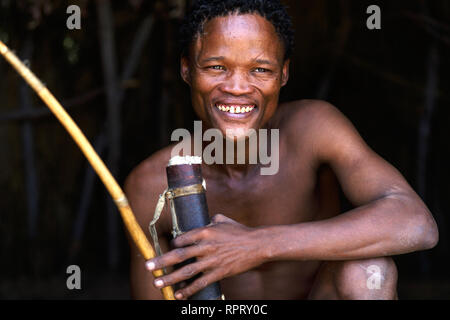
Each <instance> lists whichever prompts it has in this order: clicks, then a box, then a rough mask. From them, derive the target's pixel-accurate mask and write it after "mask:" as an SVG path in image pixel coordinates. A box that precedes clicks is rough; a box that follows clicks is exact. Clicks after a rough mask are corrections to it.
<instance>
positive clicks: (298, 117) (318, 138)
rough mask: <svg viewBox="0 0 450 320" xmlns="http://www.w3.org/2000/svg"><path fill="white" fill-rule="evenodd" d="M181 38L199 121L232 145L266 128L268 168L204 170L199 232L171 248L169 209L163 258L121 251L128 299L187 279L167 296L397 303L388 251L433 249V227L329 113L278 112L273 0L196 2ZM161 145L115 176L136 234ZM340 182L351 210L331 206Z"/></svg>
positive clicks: (341, 119)
mask: <svg viewBox="0 0 450 320" xmlns="http://www.w3.org/2000/svg"><path fill="white" fill-rule="evenodd" d="M182 30H183V35H184V39H183V40H184V41H185V42H184V43H185V47H184V48H185V50H184V52H183V55H182V58H181V76H182V77H183V79H184V81H185V82H186V83H187V84H188V85H189V86H190V88H191V94H192V105H193V108H194V110H195V112H196V114H197V115H198V117H199V118H200V119H201V120H202V121H203V125H204V126H205V127H207V128H216V129H218V130H220V132H222V133H223V135H224V136H225V135H226V133H227V132H232V133H233V139H235V140H236V141H237V140H239V139H245V137H246V135H247V133H248V132H249V131H250V130H251V129H253V130H258V129H261V128H264V129H268V130H272V129H279V141H278V143H279V164H280V166H279V170H278V172H277V173H276V174H273V175H261V174H260V170H259V169H260V167H261V164H249V163H248V162H246V163H245V164H236V163H235V164H217V163H216V164H212V165H206V164H203V165H202V171H203V176H204V178H205V180H206V182H207V186H208V190H207V202H208V207H209V211H210V214H211V215H212V223H211V224H210V225H208V226H206V227H204V228H199V229H196V230H193V231H190V232H187V233H184V234H182V235H181V236H179V237H177V238H176V239H175V240H173V241H172V242H171V241H170V240H171V236H170V230H171V221H170V214H168V213H167V212H166V213H163V215H162V218H161V221H160V222H159V231H160V234H159V235H160V239H161V242H162V243H163V249H164V250H163V251H164V252H166V253H165V254H163V255H162V256H161V257H157V258H155V259H152V260H150V261H147V262H145V261H144V260H143V258H142V257H141V256H140V255H139V253H138V252H137V250H136V249H135V247H134V246H133V245H132V247H131V287H132V295H133V297H134V298H139V299H161V298H162V295H161V293H160V290H159V289H160V288H161V287H163V286H167V285H173V284H175V283H180V282H183V281H185V280H186V279H189V278H191V277H193V276H194V275H200V276H199V277H198V278H197V279H196V280H195V281H194V282H192V283H191V284H189V285H187V286H185V287H184V288H182V289H179V290H178V291H176V295H175V296H176V298H177V299H186V298H188V297H189V296H191V295H192V294H194V293H195V292H197V291H198V290H201V289H202V288H204V287H205V286H207V285H208V284H210V283H212V282H216V281H220V284H221V287H222V291H223V293H224V295H225V296H226V298H227V299H306V298H309V299H395V298H397V293H396V284H397V270H396V267H395V264H394V262H393V260H392V258H391V257H390V256H393V255H398V254H403V253H408V252H413V251H417V250H425V249H429V248H432V247H434V246H435V245H436V243H437V241H438V231H437V226H436V224H435V221H434V219H433V217H432V215H431V214H430V212H429V210H428V209H427V207H426V206H425V205H424V203H423V202H422V201H421V199H420V198H419V197H418V196H417V194H416V193H415V192H414V191H413V190H412V188H411V187H410V186H409V185H408V183H407V182H406V181H405V179H404V178H403V177H402V175H401V174H400V173H399V172H398V171H397V170H396V169H395V168H394V167H393V166H391V165H390V164H389V163H387V162H386V161H385V160H383V159H382V158H381V157H379V156H378V155H377V154H376V153H374V151H372V150H371V149H370V148H369V147H368V146H367V145H366V143H365V142H364V141H363V140H362V138H361V137H360V135H359V134H358V132H357V131H356V130H355V128H354V127H353V125H352V124H351V123H350V122H349V120H348V119H347V118H346V117H345V116H344V115H342V114H341V113H340V112H339V111H338V110H337V109H336V108H335V107H333V106H332V105H330V104H328V103H326V102H324V101H316V100H300V101H294V102H290V103H285V104H279V102H278V97H279V92H280V89H281V87H283V86H284V85H285V84H286V83H287V81H288V77H289V54H290V53H291V50H292V42H293V41H292V39H293V35H292V31H291V23H290V20H289V17H288V15H287V14H286V11H285V9H284V7H283V6H282V5H281V4H280V3H279V2H278V1H276V0H270V1H269V0H248V1H244V0H242V1H239V0H228V1H227V0H226V1H223V0H220V1H211V0H205V1H203V0H200V1H196V3H195V4H194V7H193V10H192V13H191V14H190V15H189V16H188V17H187V19H186V21H185V23H184V27H183V29H182ZM172 148H173V146H169V147H167V148H165V149H162V150H160V151H159V152H157V153H155V154H154V155H152V156H151V157H150V158H148V159H147V160H145V161H144V162H143V163H141V164H140V165H139V166H138V167H137V168H135V169H134V170H133V171H132V173H131V174H130V175H129V177H128V178H127V181H126V184H125V190H126V193H127V196H128V198H129V200H130V203H131V206H132V208H133V210H134V212H135V214H136V216H137V219H138V221H139V222H140V224H141V226H142V228H143V229H144V230H147V227H148V224H149V222H150V221H151V219H152V217H153V210H154V208H155V205H156V202H157V200H158V196H159V194H160V193H161V192H162V191H163V190H164V189H166V187H167V182H166V176H165V167H166V165H167V163H168V161H169V159H170V157H171V151H172ZM246 151H247V154H246V159H247V160H248V157H249V153H250V152H251V151H250V150H249V149H247V150H246ZM224 152H226V150H224ZM339 187H340V188H342V191H343V192H344V194H345V196H346V197H347V198H348V200H349V201H350V202H351V203H352V204H353V205H354V209H352V210H350V211H347V212H341V211H340V207H339V196H338V191H339ZM169 243H170V245H169ZM189 258H196V262H194V263H191V264H188V265H186V266H184V267H182V268H181V269H178V270H176V271H173V272H171V273H169V274H167V275H165V276H162V277H160V278H158V279H154V278H153V276H152V274H151V272H150V271H151V270H153V269H160V268H170V267H171V266H173V265H175V264H177V263H180V262H182V261H185V260H186V259H189ZM373 276H376V279H375V280H377V281H375V282H371V281H372V280H373V279H371V278H373Z"/></svg>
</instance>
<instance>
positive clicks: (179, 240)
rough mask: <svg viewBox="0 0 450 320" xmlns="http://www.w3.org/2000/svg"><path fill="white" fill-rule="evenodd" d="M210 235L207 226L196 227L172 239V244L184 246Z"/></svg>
mask: <svg viewBox="0 0 450 320" xmlns="http://www.w3.org/2000/svg"><path fill="white" fill-rule="evenodd" d="M210 236H211V230H209V228H208V227H203V228H198V229H194V230H191V231H189V232H186V233H183V234H182V235H180V236H178V237H176V238H175V239H174V240H172V244H173V245H174V246H175V247H177V248H179V247H186V246H190V245H193V244H197V243H199V242H200V241H201V240H203V239H207V238H209V237H210Z"/></svg>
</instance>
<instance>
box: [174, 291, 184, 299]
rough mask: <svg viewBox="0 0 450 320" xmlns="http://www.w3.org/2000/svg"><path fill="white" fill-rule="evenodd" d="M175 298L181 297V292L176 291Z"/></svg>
mask: <svg viewBox="0 0 450 320" xmlns="http://www.w3.org/2000/svg"><path fill="white" fill-rule="evenodd" d="M175 298H177V299H183V295H182V294H181V293H179V292H178V293H177V294H175Z"/></svg>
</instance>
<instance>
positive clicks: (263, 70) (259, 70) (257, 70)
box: [255, 68, 269, 73]
mask: <svg viewBox="0 0 450 320" xmlns="http://www.w3.org/2000/svg"><path fill="white" fill-rule="evenodd" d="M268 71H269V70H268V69H265V68H255V72H258V73H264V72H268Z"/></svg>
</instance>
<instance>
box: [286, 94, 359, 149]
mask: <svg viewBox="0 0 450 320" xmlns="http://www.w3.org/2000/svg"><path fill="white" fill-rule="evenodd" d="M278 121H279V127H280V129H282V130H284V131H285V132H286V136H288V137H289V138H290V139H291V138H292V139H291V140H294V139H295V141H296V142H297V143H306V142H307V143H308V144H310V145H315V146H318V145H319V142H320V144H323V143H327V141H328V142H332V141H333V140H335V139H336V138H338V137H341V138H342V137H344V136H346V137H347V138H348V135H349V134H351V133H352V134H353V135H355V134H356V130H355V128H354V127H353V125H352V123H351V122H350V121H349V120H348V118H347V117H346V116H345V115H344V114H343V113H342V112H341V111H339V109H338V108H336V107H335V106H333V105H332V104H331V103H328V102H326V101H323V100H297V101H292V102H289V103H285V104H282V105H280V114H279V116H278ZM356 135H357V134H356ZM354 137H356V136H354Z"/></svg>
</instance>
